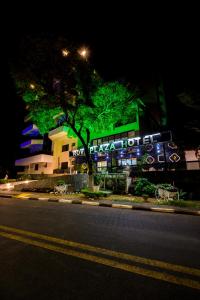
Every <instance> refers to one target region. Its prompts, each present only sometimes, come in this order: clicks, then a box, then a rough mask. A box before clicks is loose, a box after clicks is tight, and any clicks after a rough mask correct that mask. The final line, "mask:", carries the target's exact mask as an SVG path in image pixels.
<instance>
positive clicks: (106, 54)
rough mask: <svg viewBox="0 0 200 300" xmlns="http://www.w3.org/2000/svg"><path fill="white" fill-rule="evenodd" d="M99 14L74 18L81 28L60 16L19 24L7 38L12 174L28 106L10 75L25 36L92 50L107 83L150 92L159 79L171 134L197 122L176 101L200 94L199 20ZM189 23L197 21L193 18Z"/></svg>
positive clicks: (4, 123)
mask: <svg viewBox="0 0 200 300" xmlns="http://www.w3.org/2000/svg"><path fill="white" fill-rule="evenodd" d="M128 11H129V10H128V8H127V10H126V12H127V13H128ZM96 14H97V10H95V11H94V13H93V15H92V13H88V14H87V15H82V17H81V18H80V17H79V15H77V16H74V18H75V17H77V19H78V22H77V24H75V22H74V21H73V22H71V23H70V22H68V23H67V21H66V22H65V19H62V24H61V23H59V19H60V18H59V17H58V16H57V18H56V19H55V18H54V19H52V18H51V17H49V19H48V22H47V21H44V20H42V19H40V20H39V19H37V18H35V19H34V18H32V19H28V18H27V16H26V17H24V18H23V19H21V22H17V21H18V19H17V18H15V20H16V21H15V23H14V26H12V27H11V28H10V29H8V31H7V32H5V33H4V34H3V35H2V37H1V39H2V40H3V47H2V48H1V51H2V54H1V74H2V80H1V111H0V125H1V151H0V154H1V155H0V165H1V166H3V167H6V168H8V169H11V166H12V165H13V164H14V160H15V159H16V158H17V157H18V156H19V153H18V152H19V151H18V149H19V148H18V147H19V144H20V142H21V138H20V132H21V130H22V129H23V128H24V125H23V118H24V105H23V103H22V101H21V100H20V99H19V98H18V97H17V95H16V91H15V88H14V83H13V82H12V78H11V76H10V74H9V62H10V57H11V56H14V57H15V48H16V47H17V45H18V41H19V39H20V38H21V37H22V36H23V35H24V34H31V33H36V34H37V33H40V32H50V33H53V34H58V35H65V36H66V37H69V39H71V40H73V41H77V42H80V45H82V44H83V45H86V46H88V47H89V48H90V50H91V60H92V62H93V64H94V65H95V67H96V69H97V71H99V73H100V75H101V76H102V77H103V78H104V79H105V80H118V79H125V80H127V81H130V82H132V83H133V84H135V85H137V86H139V87H140V88H144V89H145V88H146V87H147V86H149V85H151V83H152V82H153V80H154V78H155V76H156V75H157V74H159V75H161V77H162V79H163V81H164V85H165V88H166V96H167V102H168V110H169V116H170V119H169V121H170V125H169V126H171V129H173V127H174V129H176V127H177V128H179V131H180V128H183V126H184V122H185V121H186V119H187V118H188V117H189V118H193V115H192V114H193V113H194V118H197V119H198V109H197V110H196V111H194V110H190V108H187V107H186V108H185V107H182V106H179V105H177V103H176V100H175V98H176V97H175V96H176V95H177V94H179V93H181V92H183V91H184V90H188V89H189V90H192V91H195V93H196V92H198V93H199V94H200V80H199V73H200V72H199V70H200V69H199V68H200V62H199V57H200V55H199V53H200V52H199V50H200V49H199V45H198V42H199V41H198V36H199V34H198V24H196V20H197V19H196V16H195V15H194V18H192V22H191V19H190V22H189V21H188V15H187V14H189V12H186V14H184V15H182V14H181V13H180V11H179V14H178V15H177V14H176V13H174V15H173V16H172V15H171V16H170V15H167V16H165V18H164V17H163V12H162V13H161V14H156V13H154V14H152V13H149V15H148V10H146V12H145V14H143V15H142V14H140V16H139V15H138V14H137V11H136V10H133V9H132V14H127V15H126V14H125V13H124V12H121V14H120V12H118V14H116V11H113V12H112V10H111V11H109V14H107V15H106V14H105V11H104V13H101V11H100V15H99V16H98V17H97V16H96ZM88 16H90V17H88ZM91 16H92V17H91ZM190 17H193V16H192V15H191V14H190ZM33 20H35V21H34V23H33ZM36 20H37V21H36ZM70 20H71V19H70ZM72 20H73V18H72ZM43 21H44V22H43ZM15 58H16V57H15ZM197 104H198V103H197ZM177 116H179V120H178V117H177ZM183 135H184V132H183ZM199 143H200V141H199Z"/></svg>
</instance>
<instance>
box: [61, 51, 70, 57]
mask: <svg viewBox="0 0 200 300" xmlns="http://www.w3.org/2000/svg"><path fill="white" fill-rule="evenodd" d="M62 55H63V56H64V57H66V56H68V55H69V51H68V50H67V49H62Z"/></svg>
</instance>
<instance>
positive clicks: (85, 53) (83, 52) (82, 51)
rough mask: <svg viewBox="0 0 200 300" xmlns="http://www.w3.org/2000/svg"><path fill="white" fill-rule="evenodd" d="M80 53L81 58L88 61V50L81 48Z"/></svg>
mask: <svg viewBox="0 0 200 300" xmlns="http://www.w3.org/2000/svg"><path fill="white" fill-rule="evenodd" d="M78 53H79V54H80V56H82V57H83V58H85V59H87V57H88V55H89V51H88V49H87V48H81V49H79V50H78Z"/></svg>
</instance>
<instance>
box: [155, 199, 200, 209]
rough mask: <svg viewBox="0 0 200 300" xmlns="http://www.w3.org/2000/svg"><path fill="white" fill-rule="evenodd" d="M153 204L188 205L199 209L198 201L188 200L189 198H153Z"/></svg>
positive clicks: (199, 203)
mask: <svg viewBox="0 0 200 300" xmlns="http://www.w3.org/2000/svg"><path fill="white" fill-rule="evenodd" d="M153 203H154V204H159V205H171V206H177V207H190V208H198V209H200V201H190V200H155V201H153Z"/></svg>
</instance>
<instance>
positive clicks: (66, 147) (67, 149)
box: [62, 144, 69, 152]
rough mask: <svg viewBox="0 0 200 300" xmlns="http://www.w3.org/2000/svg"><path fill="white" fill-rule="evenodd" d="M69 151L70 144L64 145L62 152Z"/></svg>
mask: <svg viewBox="0 0 200 300" xmlns="http://www.w3.org/2000/svg"><path fill="white" fill-rule="evenodd" d="M65 151H69V144H67V145H63V146H62V152H65Z"/></svg>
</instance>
